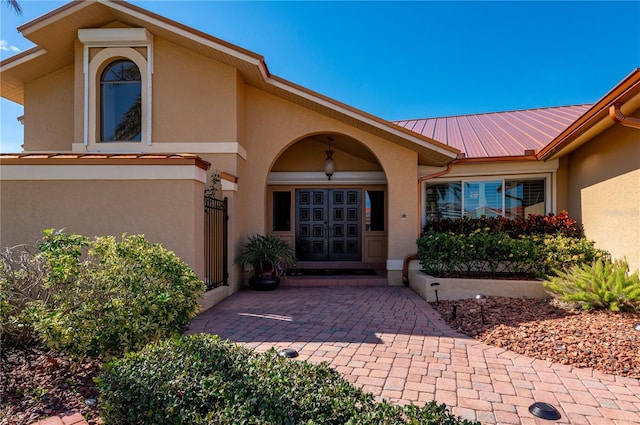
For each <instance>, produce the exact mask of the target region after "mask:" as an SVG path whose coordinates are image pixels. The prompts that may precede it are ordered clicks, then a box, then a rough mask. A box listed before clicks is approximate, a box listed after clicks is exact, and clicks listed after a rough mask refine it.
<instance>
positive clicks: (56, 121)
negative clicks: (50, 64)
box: [24, 66, 74, 151]
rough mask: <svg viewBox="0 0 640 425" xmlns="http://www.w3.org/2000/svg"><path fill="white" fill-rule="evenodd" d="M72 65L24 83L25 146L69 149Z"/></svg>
mask: <svg viewBox="0 0 640 425" xmlns="http://www.w3.org/2000/svg"><path fill="white" fill-rule="evenodd" d="M73 73H74V67H73V66H67V67H65V68H62V69H60V70H59V71H56V72H53V73H51V74H48V75H45V76H44V77H42V78H39V79H37V80H34V81H32V82H30V83H28V84H25V105H24V119H25V126H24V150H35V151H55V150H69V149H71V142H72V140H73V84H74V80H73V75H74V74H73Z"/></svg>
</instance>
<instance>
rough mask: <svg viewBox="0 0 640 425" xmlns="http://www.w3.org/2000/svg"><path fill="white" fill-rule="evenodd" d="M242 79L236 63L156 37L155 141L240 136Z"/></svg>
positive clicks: (231, 139) (213, 140)
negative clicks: (210, 57) (218, 59)
mask: <svg viewBox="0 0 640 425" xmlns="http://www.w3.org/2000/svg"><path fill="white" fill-rule="evenodd" d="M237 82H238V79H237V73H236V70H235V69H234V68H231V67H229V66H226V65H223V64H221V63H220V62H216V61H214V60H212V59H208V58H206V57H204V56H202V55H198V54H196V53H195V52H192V51H190V50H187V49H184V48H182V47H179V46H177V45H175V44H172V43H170V42H168V41H166V40H163V39H161V38H159V37H156V39H155V41H154V75H153V117H154V120H153V139H154V142H155V143H162V142H217V141H222V142H229V141H236V140H237V138H238V134H237V128H238V119H237V111H238V108H237V103H238V102H237Z"/></svg>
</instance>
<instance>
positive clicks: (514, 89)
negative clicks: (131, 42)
mask: <svg viewBox="0 0 640 425" xmlns="http://www.w3.org/2000/svg"><path fill="white" fill-rule="evenodd" d="M20 3H21V5H22V8H23V11H24V12H23V15H22V16H16V15H15V14H14V13H13V12H11V11H10V10H9V9H8V8H7V6H6V5H5V4H3V5H2V6H1V8H0V15H1V16H0V18H1V26H0V40H2V41H1V42H0V57H1V58H2V59H4V58H7V57H9V56H11V55H13V54H15V53H17V52H18V51H22V50H25V49H27V48H29V47H32V44H31V43H30V42H29V41H27V40H26V39H24V38H22V36H21V35H20V34H19V33H18V32H17V31H16V30H15V28H16V27H17V26H19V25H21V24H23V23H25V22H27V21H29V20H31V19H33V18H35V17H38V16H40V15H42V14H44V13H47V12H49V11H50V10H53V9H54V8H56V7H58V6H60V5H62V4H64V3H65V2H59V1H29V0H22V1H21V2H20ZM131 3H133V4H136V5H138V6H141V7H143V8H146V9H149V10H150V11H152V12H155V13H158V14H160V15H163V16H166V17H167V18H170V19H173V20H175V21H178V22H180V23H183V24H185V25H188V26H191V27H194V28H196V29H198V30H201V31H204V32H206V33H208V34H211V35H213V36H216V37H218V38H221V39H223V40H226V41H228V42H230V43H233V44H236V45H238V46H240V47H243V48H245V49H248V50H251V51H253V52H256V53H258V54H260V55H262V56H264V57H265V60H266V63H267V66H268V67H269V70H270V72H271V73H272V74H274V75H277V76H279V77H282V78H285V79H287V80H289V81H291V82H293V83H296V84H299V85H302V86H304V87H307V88H309V89H311V90H314V91H317V92H319V93H321V94H323V95H326V96H329V97H332V98H334V99H337V100H339V101H341V102H344V103H347V104H349V105H351V106H354V107H356V108H359V109H362V110H364V111H366V112H369V113H372V114H374V115H377V116H379V117H382V118H385V119H388V120H398V119H410V118H426V117H439V116H449V115H462V114H471V113H483V112H494V111H505V110H514V109H529V108H539V107H548V106H561V105H576V104H583V103H592V102H595V101H596V100H598V99H599V98H600V97H602V96H603V95H604V94H605V93H606V92H607V91H608V90H609V89H611V88H612V87H613V86H614V85H615V84H617V83H618V82H619V81H620V80H622V79H623V78H624V77H625V76H627V75H628V74H629V73H630V72H631V71H632V70H633V69H634V68H637V67H640V30H639V28H640V2H638V1H627V2H594V1H586V2H577V1H574V2H557V1H544V2H502V1H492V2H479V1H475V2H459V1H447V2H427V1H425V2H417V1H415V2H384V1H378V2H364V1H359V2H341V1H334V2H301V1H300V2H286V1H279V2H270V1H261V2H243V1H236V2H221V1H184V0H183V1H175V0H165V1H151V0H148V1H140V0H134V1H131ZM0 108H1V109H0V115H1V126H2V128H1V129H0V151H2V152H16V151H20V145H21V144H22V137H23V130H22V127H21V125H20V124H19V123H18V122H17V120H16V117H17V116H19V115H22V113H23V112H22V107H20V106H19V105H16V104H15V103H13V102H9V101H6V100H4V99H3V100H2V101H1V104H0ZM70 143H71V141H70Z"/></svg>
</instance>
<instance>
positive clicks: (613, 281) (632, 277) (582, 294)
mask: <svg viewBox="0 0 640 425" xmlns="http://www.w3.org/2000/svg"><path fill="white" fill-rule="evenodd" d="M544 286H545V288H547V289H548V290H549V291H551V292H552V293H554V294H555V295H557V296H558V297H559V298H560V299H562V300H564V301H567V302H573V303H578V304H580V305H581V306H582V308H584V309H609V310H610V311H620V310H626V311H638V310H640V276H639V275H638V271H637V270H636V271H635V272H634V273H632V274H630V273H629V265H628V263H627V262H626V261H622V260H618V261H614V262H610V261H606V260H602V259H600V258H599V259H597V260H596V261H595V262H594V263H593V264H581V265H576V266H573V267H571V268H570V269H568V270H567V271H558V272H557V276H556V277H551V278H550V279H549V280H546V281H545V282H544Z"/></svg>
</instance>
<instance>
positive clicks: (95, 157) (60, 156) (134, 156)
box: [0, 152, 210, 170]
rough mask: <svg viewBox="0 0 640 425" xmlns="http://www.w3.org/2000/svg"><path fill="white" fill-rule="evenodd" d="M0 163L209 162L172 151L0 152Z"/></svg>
mask: <svg viewBox="0 0 640 425" xmlns="http://www.w3.org/2000/svg"><path fill="white" fill-rule="evenodd" d="M0 164H1V165H87V164H91V165H132V164H136V165H195V166H197V167H199V168H202V169H203V170H208V169H209V166H210V164H209V163H208V162H207V161H205V160H203V159H202V158H200V157H199V156H197V155H191V154H173V153H167V154H162V153H115V154H105V153H71V152H64V153H60V152H52V153H0Z"/></svg>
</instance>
